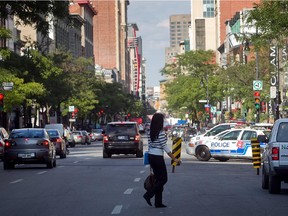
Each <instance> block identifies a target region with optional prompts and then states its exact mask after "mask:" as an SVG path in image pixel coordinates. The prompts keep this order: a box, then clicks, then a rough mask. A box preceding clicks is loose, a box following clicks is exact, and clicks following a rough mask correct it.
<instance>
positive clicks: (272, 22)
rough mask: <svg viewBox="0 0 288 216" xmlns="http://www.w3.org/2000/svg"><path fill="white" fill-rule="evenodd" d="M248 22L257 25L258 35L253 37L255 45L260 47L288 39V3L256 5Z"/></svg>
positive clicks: (265, 2)
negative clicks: (273, 41)
mask: <svg viewBox="0 0 288 216" xmlns="http://www.w3.org/2000/svg"><path fill="white" fill-rule="evenodd" d="M247 20H248V22H251V23H255V25H256V27H257V28H258V35H253V36H252V39H251V40H252V41H253V42H254V44H256V45H258V46H260V45H263V44H267V42H272V40H276V41H277V42H278V43H280V42H282V41H283V39H285V38H287V37H288V23H287V20H288V2H287V1H286V0H278V1H274V0H266V1H261V2H260V3H259V4H255V10H252V11H251V12H250V14H249V16H248V19H247Z"/></svg>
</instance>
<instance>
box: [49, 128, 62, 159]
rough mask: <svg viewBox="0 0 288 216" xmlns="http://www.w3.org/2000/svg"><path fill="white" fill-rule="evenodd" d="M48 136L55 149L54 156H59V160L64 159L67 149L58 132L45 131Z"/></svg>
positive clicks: (52, 130)
mask: <svg viewBox="0 0 288 216" xmlns="http://www.w3.org/2000/svg"><path fill="white" fill-rule="evenodd" d="M46 130H47V133H48V134H49V137H50V140H51V141H52V142H53V143H54V145H55V148H56V155H59V156H60V158H66V154H67V149H66V142H65V140H64V139H63V137H62V136H61V134H60V132H59V130H57V129H46Z"/></svg>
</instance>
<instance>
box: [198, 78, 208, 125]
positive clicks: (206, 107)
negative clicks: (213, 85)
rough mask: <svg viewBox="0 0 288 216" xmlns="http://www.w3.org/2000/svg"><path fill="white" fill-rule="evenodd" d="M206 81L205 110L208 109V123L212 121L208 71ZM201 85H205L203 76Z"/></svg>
mask: <svg viewBox="0 0 288 216" xmlns="http://www.w3.org/2000/svg"><path fill="white" fill-rule="evenodd" d="M204 79H205V82H206V105H205V111H208V112H207V113H208V115H209V117H208V123H209V121H210V104H209V86H208V74H207V73H206V76H205V78H204ZM200 85H201V87H203V86H204V83H203V78H202V79H201V82H200Z"/></svg>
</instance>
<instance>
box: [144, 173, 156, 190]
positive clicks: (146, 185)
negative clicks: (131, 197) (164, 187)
mask: <svg viewBox="0 0 288 216" xmlns="http://www.w3.org/2000/svg"><path fill="white" fill-rule="evenodd" d="M154 184H155V176H154V174H153V173H152V172H150V174H149V176H147V178H146V179H145V181H144V188H145V189H146V190H147V191H149V190H151V188H153V187H154Z"/></svg>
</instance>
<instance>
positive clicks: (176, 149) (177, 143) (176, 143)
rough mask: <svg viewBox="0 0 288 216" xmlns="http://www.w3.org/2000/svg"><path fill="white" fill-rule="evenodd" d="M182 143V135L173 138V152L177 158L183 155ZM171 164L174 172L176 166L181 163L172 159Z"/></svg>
mask: <svg viewBox="0 0 288 216" xmlns="http://www.w3.org/2000/svg"><path fill="white" fill-rule="evenodd" d="M181 144H182V139H181V138H180V137H175V138H173V143H172V154H173V155H174V157H175V158H177V159H179V158H180V157H181ZM171 165H172V172H174V170H175V166H179V164H178V163H176V162H174V161H173V160H171Z"/></svg>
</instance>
